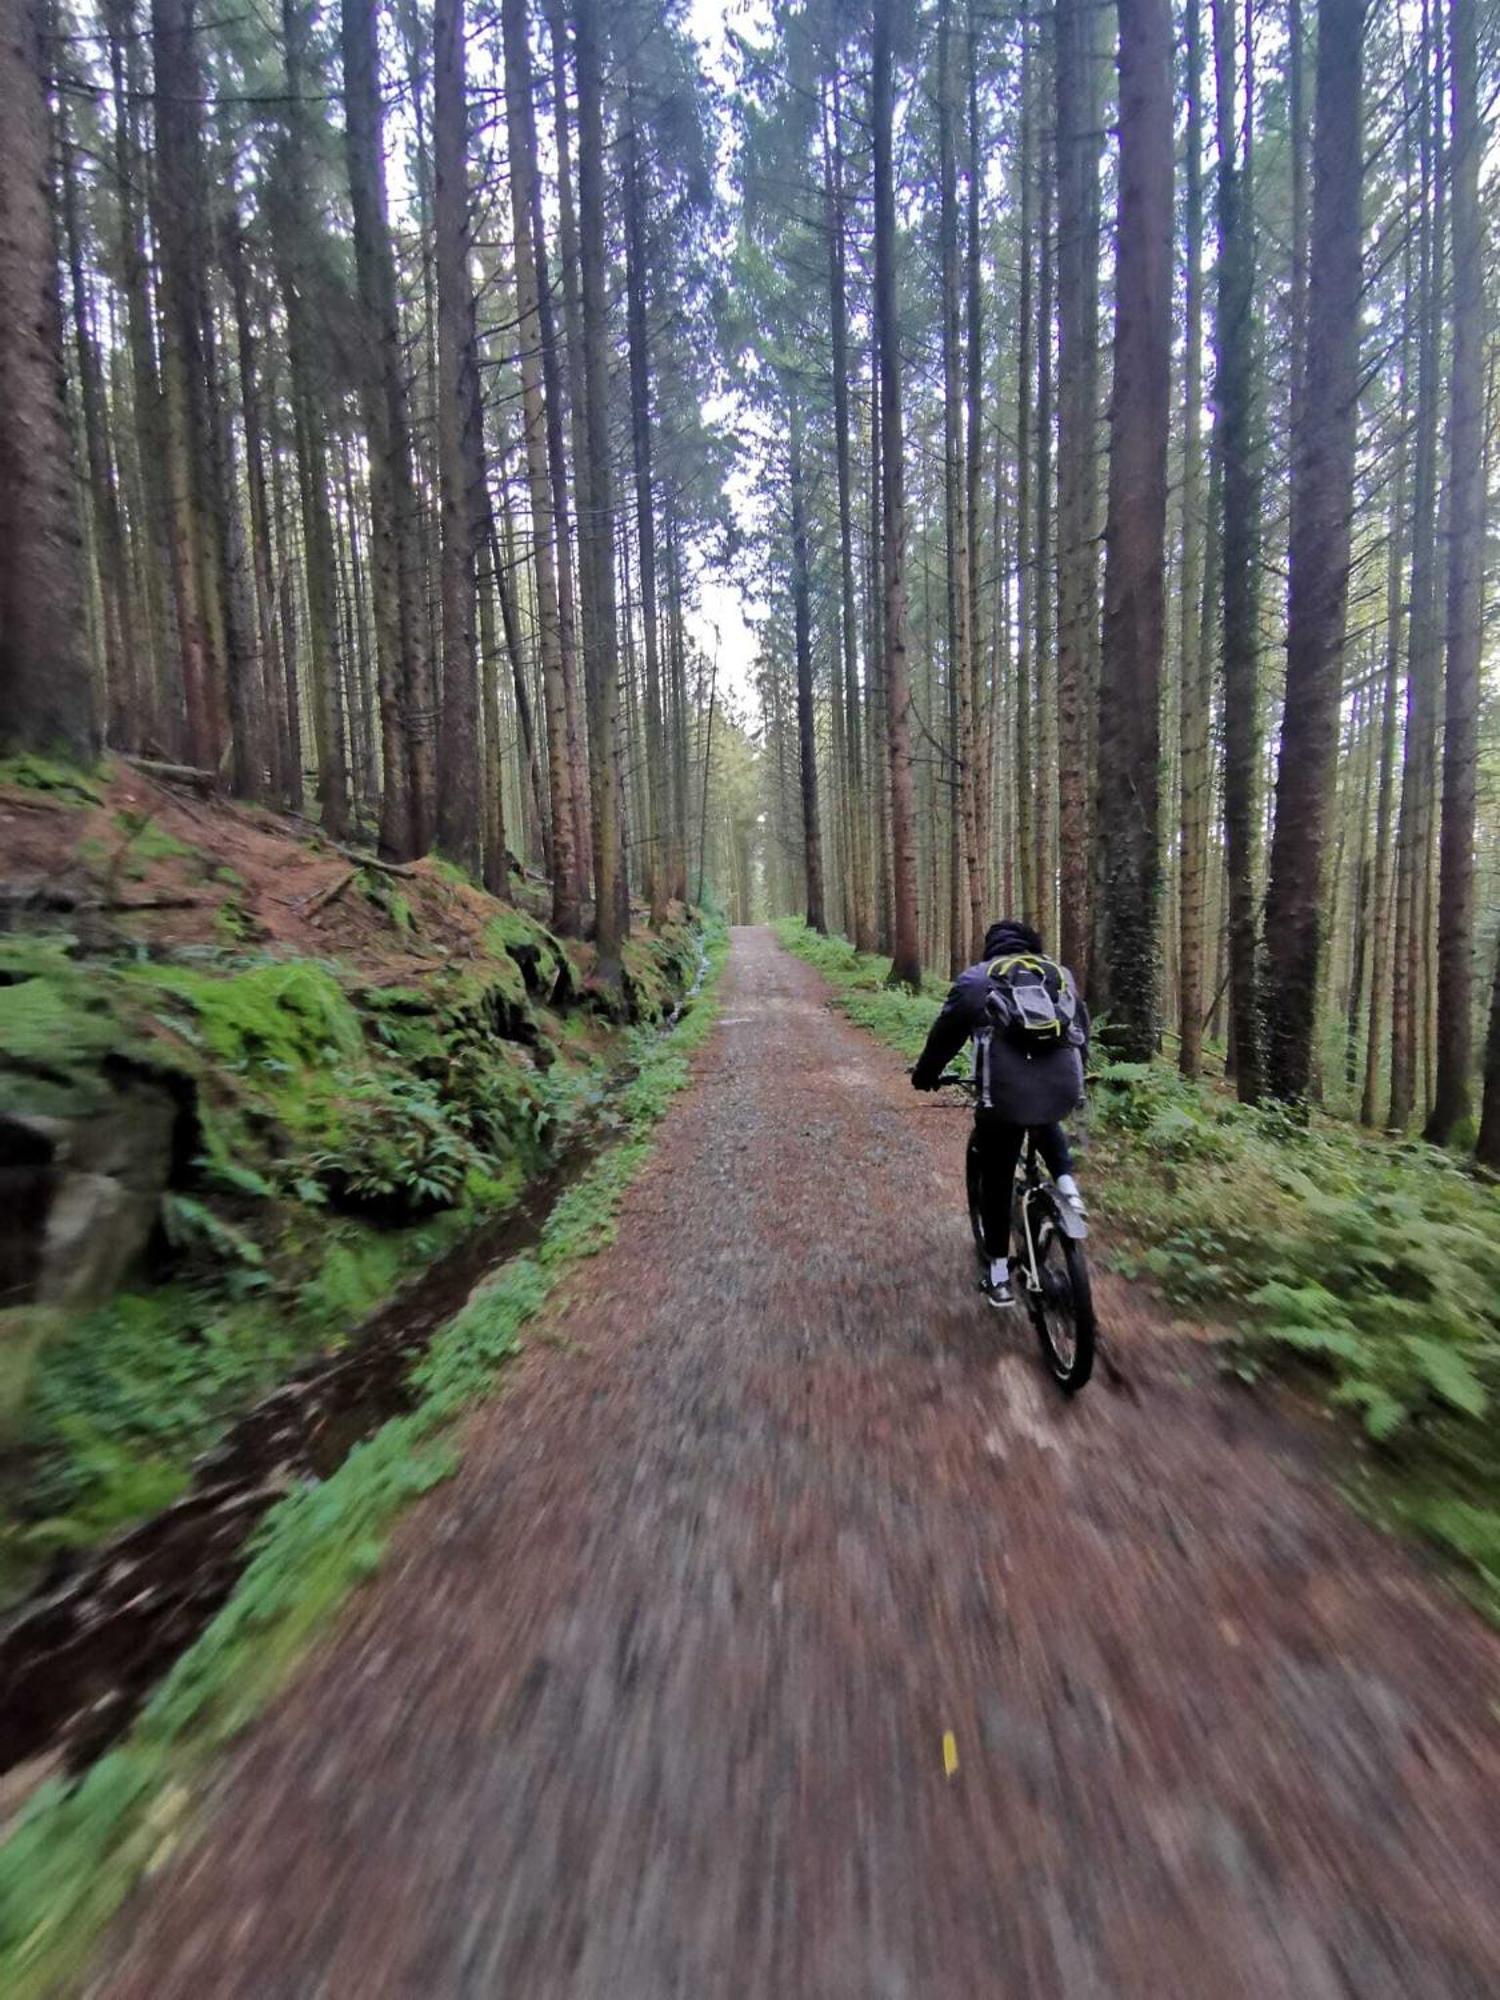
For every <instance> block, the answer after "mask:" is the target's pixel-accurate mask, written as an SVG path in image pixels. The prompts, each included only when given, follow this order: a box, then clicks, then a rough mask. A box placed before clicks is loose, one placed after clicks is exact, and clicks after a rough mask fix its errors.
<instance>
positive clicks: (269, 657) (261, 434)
mask: <svg viewBox="0 0 1500 2000" xmlns="http://www.w3.org/2000/svg"><path fill="white" fill-rule="evenodd" d="M224 242H225V251H226V256H227V261H228V267H229V282H230V289H231V291H232V293H233V298H234V323H235V360H236V364H237V370H238V374H239V382H240V415H241V418H242V420H243V423H244V427H245V484H246V488H247V491H248V494H249V500H250V560H251V570H252V575H253V580H254V598H255V622H256V630H257V634H258V638H259V658H260V676H261V678H260V701H261V706H262V710H263V713H264V715H265V751H266V762H267V774H268V777H269V780H270V790H271V797H272V798H273V799H284V798H285V797H286V793H287V775H288V774H287V764H288V761H289V759H288V749H287V733H286V718H285V693H284V687H283V681H282V667H281V630H280V626H279V624H278V621H277V617H276V588H275V583H274V580H273V564H272V559H271V509H270V503H269V498H268V495H267V490H266V446H265V414H264V409H263V405H262V398H261V380H260V349H259V344H258V342H257V340H256V335H255V325H256V315H255V313H254V311H253V309H252V305H251V298H250V274H249V259H248V257H247V255H246V248H245V234H244V227H243V223H242V221H241V219H240V217H239V216H238V215H237V214H236V213H235V212H234V211H233V210H231V213H230V215H229V217H228V219H227V221H226V224H225V234H224Z"/></svg>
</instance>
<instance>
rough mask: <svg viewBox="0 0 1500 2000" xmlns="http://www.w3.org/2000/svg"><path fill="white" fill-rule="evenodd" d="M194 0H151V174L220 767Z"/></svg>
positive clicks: (169, 420)
mask: <svg viewBox="0 0 1500 2000" xmlns="http://www.w3.org/2000/svg"><path fill="white" fill-rule="evenodd" d="M194 5H195V0H152V6H151V42H152V49H153V53H154V60H155V75H156V91H155V103H156V147H155V166H156V173H155V178H154V181H153V183H152V192H153V206H154V210H155V216H156V243H157V255H158V259H159V262H160V283H159V291H158V303H159V307H160V317H161V380H162V397H163V406H164V412H165V446H166V464H165V478H166V490H167V507H168V519H169V524H170V539H171V559H172V586H173V595H174V597H175V599H176V605H177V641H178V651H179V654H180V657H181V663H182V690H183V703H184V709H185V717H184V728H185V735H184V738H183V749H184V752H185V754H186V757H187V760H188V762H189V763H193V764H198V765H201V766H203V767H205V768H214V767H217V765H218V762H219V756H220V752H221V750H222V748H223V740H224V722H223V698H222V672H221V662H220V660H219V659H218V657H217V656H216V653H215V650H214V619H215V612H216V607H215V606H214V605H213V604H212V603H210V601H209V596H208V588H207V586H208V577H209V561H210V524H209V509H208V495H207V493H206V491H205V485H206V481H205V478H204V474H205V469H206V467H207V464H208V455H209V454H208V441H207V436H206V429H207V420H208V388H207V379H206V371H205V361H204V353H203V327H204V311H203V294H202V277H203V272H204V269H205V267H206V263H207V256H206V251H207V244H206V230H205V228H204V197H205V188H206V183H207V173H206V169H205V163H204V158H203V146H202V133H201V119H200V116H199V110H200V106H201V103H202V99H203V90H204V85H203V76H202V70H201V65H200V63H199V60H198V52H197V41H196V38H197V32H198V31H197V26H196V22H195V20H194Z"/></svg>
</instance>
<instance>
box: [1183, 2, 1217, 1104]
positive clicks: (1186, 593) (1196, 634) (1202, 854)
mask: <svg viewBox="0 0 1500 2000" xmlns="http://www.w3.org/2000/svg"><path fill="white" fill-rule="evenodd" d="M1186 6H1187V162H1186V175H1185V182H1184V200H1183V218H1184V225H1185V242H1184V245H1183V271H1184V298H1185V305H1184V316H1185V319H1186V322H1187V334H1186V352H1185V359H1184V364H1183V406H1184V407H1183V424H1182V572H1181V578H1180V585H1179V605H1180V611H1181V622H1180V624H1179V628H1178V632H1179V652H1180V670H1181V677H1182V679H1181V690H1180V708H1179V731H1178V735H1179V752H1180V758H1181V772H1180V780H1179V782H1180V787H1181V815H1180V843H1181V861H1180V870H1181V885H1182V886H1181V907H1180V912H1179V931H1178V988H1177V990H1178V1010H1177V1029H1178V1054H1177V1063H1178V1068H1179V1069H1180V1070H1181V1071H1182V1074H1183V1075H1184V1076H1188V1077H1194V1076H1197V1074H1198V1072H1199V1070H1200V1068H1201V1067H1202V1056H1203V983H1204V982H1203V952H1204V902H1205V898H1206V894H1207V889H1208V833H1209V806H1210V798H1209V793H1210V788H1211V772H1210V767H1209V724H1210V714H1211V710H1212V707H1213V655H1212V652H1211V650H1210V649H1209V648H1208V647H1207V646H1205V645H1204V644H1203V608H1202V598H1203V594H1204V592H1203V449H1202V445H1201V443H1200V441H1199V439H1200V430H1201V413H1202V408H1203V271H1202V263H1203V173H1202V162H1203V62H1202V15H1201V11H1200V7H1199V0H1186Z"/></svg>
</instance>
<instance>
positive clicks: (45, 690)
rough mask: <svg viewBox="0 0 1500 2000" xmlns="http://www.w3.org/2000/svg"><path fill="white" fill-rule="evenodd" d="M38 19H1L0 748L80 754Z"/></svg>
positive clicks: (83, 709)
mask: <svg viewBox="0 0 1500 2000" xmlns="http://www.w3.org/2000/svg"><path fill="white" fill-rule="evenodd" d="M39 25H40V24H39V17H38V13H37V11H36V9H35V7H34V5H31V4H27V0H7V4H6V7H5V12H4V15H3V17H0V132H3V133H4V135H5V136H4V147H5V166H4V185H3V189H0V299H3V300H4V306H3V309H0V410H3V411H4V413H5V414H4V420H3V422H0V745H3V746H4V747H5V748H8V749H11V748H13V749H22V750H39V751H42V752H58V753H60V754H62V755H65V756H69V757H75V758H77V759H79V760H80V761H81V762H87V761H90V760H91V759H92V758H93V757H94V756H95V755H96V753H97V752H98V749H99V743H100V728H99V716H98V705H97V700H96V694H95V688H94V677H93V673H92V670H91V667H90V662H89V656H88V646H87V642H86V640H85V636H84V625H83V602H84V588H83V564H82V557H81V549H80V542H79V532H78V519H77V513H76V509H75V502H74V495H75V490H76V489H75V487H74V483H73V467H72V456H71V453H70V451H69V445H68V425H67V417H66V413H65V411H64V408H63V397H62V383H63V365H62V312H61V307H60V304H59V300H58V292H57V240H56V235H55V232H54V229H53V223H52V206H51V196H52V189H51V176H50V172H49V163H50V159H51V131H50V125H49V120H48V114H47V99H46V91H45V86H44V83H43V72H42V59H41V39H40V32H39Z"/></svg>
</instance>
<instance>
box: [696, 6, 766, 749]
mask: <svg viewBox="0 0 1500 2000" xmlns="http://www.w3.org/2000/svg"><path fill="white" fill-rule="evenodd" d="M769 25H770V6H769V0H689V6H688V26H689V28H690V29H691V31H692V34H693V36H694V39H695V40H696V41H697V43H698V45H699V47H700V48H701V49H702V51H703V62H704V67H705V68H706V69H707V71H708V72H709V74H710V75H711V76H713V77H716V78H717V79H719V80H720V81H721V82H727V80H728V69H729V65H728V61H727V58H726V53H725V51H726V32H725V31H726V29H727V28H733V29H734V31H735V32H736V33H737V34H740V35H743V36H745V37H746V38H747V40H750V41H762V40H764V39H765V36H766V34H767V32H768V29H769ZM723 165H724V162H723V161H722V159H721V162H720V169H721V182H722V180H723ZM726 192H727V188H726ZM705 415H707V416H708V417H709V418H710V419H712V420H714V421H716V422H720V423H725V422H730V423H732V420H733V404H732V401H730V400H729V399H725V401H724V402H723V404H720V405H713V406H710V407H709V409H708V410H707V411H706V412H705ZM742 487H743V482H742V480H741V478H740V476H739V474H738V472H737V471H736V472H731V474H730V477H729V498H730V504H731V506H732V507H733V508H734V509H735V511H736V513H737V514H738V515H739V516H740V518H741V519H743V518H744V511H745V496H744V493H743V490H742ZM699 594H700V597H701V600H702V601H701V604H700V606H699V608H698V609H697V610H696V611H693V612H690V613H689V615H688V620H687V622H688V626H689V629H690V630H691V632H692V634H693V636H694V637H695V638H696V640H697V641H698V644H699V645H700V646H701V647H702V648H703V650H704V652H705V653H706V654H707V655H708V657H709V658H710V659H712V658H713V656H714V649H715V647H716V646H717V648H718V658H719V685H720V687H721V689H723V690H725V691H727V692H728V693H730V694H731V695H732V696H733V697H734V698H735V701H736V705H737V706H738V707H739V708H740V710H741V711H742V712H744V711H745V710H747V709H750V708H752V707H753V706H754V702H753V699H752V688H751V683H752V675H753V671H754V666H755V653H756V646H757V640H756V635H755V626H756V623H757V621H758V619H759V618H760V616H761V615H763V613H762V607H760V606H759V605H757V604H755V603H754V602H753V601H752V600H750V599H748V598H747V597H746V595H745V593H744V591H743V590H742V589H741V588H740V586H739V584H738V583H736V582H735V580H734V579H733V578H732V577H730V576H728V575H727V574H716V573H714V572H710V573H708V574H707V575H705V576H704V577H703V578H702V579H701V581H700V585H699Z"/></svg>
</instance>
